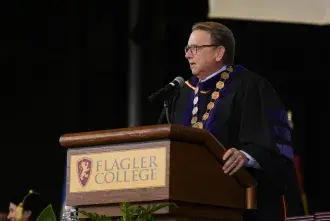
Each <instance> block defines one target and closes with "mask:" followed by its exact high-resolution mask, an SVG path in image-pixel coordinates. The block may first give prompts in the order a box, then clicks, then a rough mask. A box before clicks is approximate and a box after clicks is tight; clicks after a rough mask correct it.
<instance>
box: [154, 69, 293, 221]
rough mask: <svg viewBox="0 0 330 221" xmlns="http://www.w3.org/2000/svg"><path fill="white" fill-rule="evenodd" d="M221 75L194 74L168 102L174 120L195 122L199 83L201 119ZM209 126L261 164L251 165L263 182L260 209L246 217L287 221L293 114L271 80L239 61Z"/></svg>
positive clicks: (225, 142) (256, 220) (222, 139)
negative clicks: (204, 76)
mask: <svg viewBox="0 0 330 221" xmlns="http://www.w3.org/2000/svg"><path fill="white" fill-rule="evenodd" d="M221 73H222V72H221ZM221 73H219V74H217V75H216V76H214V77H212V78H211V79H209V80H207V81H205V82H199V80H198V78H197V77H195V76H193V77H191V78H190V79H189V80H188V81H187V82H186V84H185V85H184V86H183V87H181V88H180V89H179V90H178V91H175V92H174V93H172V95H171V96H170V98H169V99H168V100H167V105H168V119H169V121H170V122H168V123H172V124H181V125H185V126H191V122H190V121H191V118H192V109H193V106H194V104H193V99H194V94H195V93H194V89H195V87H196V86H197V84H198V87H199V91H200V92H201V93H199V95H198V98H199V101H198V113H197V116H198V120H199V121H200V120H201V118H202V116H203V114H204V113H205V110H206V106H207V104H208V103H209V101H210V100H211V94H212V92H213V91H214V90H215V88H216V83H217V82H218V81H219V80H220V78H221ZM164 119H166V118H164ZM162 122H163V123H164V121H160V122H159V123H162ZM204 129H205V130H208V131H209V132H210V133H212V134H213V135H214V136H215V137H216V138H217V139H218V140H219V142H220V143H222V144H223V145H224V146H225V147H226V148H228V149H229V148H231V147H235V148H237V149H239V150H242V151H244V152H246V153H248V154H249V155H250V156H252V157H253V158H254V159H255V160H256V161H257V162H258V163H259V165H260V167H261V168H260V169H256V168H249V167H247V170H248V171H249V172H250V173H251V174H252V175H253V176H254V177H255V179H256V180H257V182H258V186H257V201H258V210H257V211H249V212H247V214H246V217H245V219H244V220H253V221H259V220H260V221H265V220H267V221H279V220H284V216H285V212H284V206H283V197H282V196H283V194H284V193H285V189H286V184H287V181H288V179H289V177H288V176H289V175H288V174H287V171H288V170H289V169H290V168H292V166H293V162H292V159H293V150H292V147H291V134H290V128H289V126H288V121H287V113H286V110H285V108H284V106H283V104H282V102H281V100H280V99H279V97H278V95H277V93H276V92H275V90H274V89H273V87H272V86H271V84H270V83H269V82H268V81H267V80H266V79H265V78H263V77H261V76H259V75H257V74H255V73H253V72H251V71H249V70H247V69H246V68H244V67H243V66H240V65H234V66H233V72H232V73H230V75H229V78H228V79H227V80H226V81H225V85H224V87H223V88H222V89H221V90H220V97H219V98H218V99H217V100H216V101H215V106H214V108H213V109H212V111H211V112H210V116H209V118H208V119H207V121H206V122H205V124H204ZM215 172H216V171H215ZM219 172H221V171H219Z"/></svg>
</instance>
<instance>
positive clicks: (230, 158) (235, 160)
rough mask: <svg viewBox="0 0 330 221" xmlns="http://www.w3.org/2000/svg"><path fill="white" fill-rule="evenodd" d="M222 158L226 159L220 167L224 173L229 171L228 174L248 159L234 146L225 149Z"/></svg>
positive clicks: (236, 169)
mask: <svg viewBox="0 0 330 221" xmlns="http://www.w3.org/2000/svg"><path fill="white" fill-rule="evenodd" d="M222 159H223V160H224V161H226V163H225V165H223V167H222V169H223V170H224V172H225V173H226V174H228V173H229V175H230V176H231V175H233V174H234V173H236V172H237V171H238V170H239V169H240V168H241V167H242V166H243V165H244V164H245V163H247V162H248V161H249V159H248V158H247V157H246V156H245V155H244V153H242V152H241V151H239V150H237V149H236V148H230V149H229V150H227V151H226V153H225V154H224V155H223V157H222Z"/></svg>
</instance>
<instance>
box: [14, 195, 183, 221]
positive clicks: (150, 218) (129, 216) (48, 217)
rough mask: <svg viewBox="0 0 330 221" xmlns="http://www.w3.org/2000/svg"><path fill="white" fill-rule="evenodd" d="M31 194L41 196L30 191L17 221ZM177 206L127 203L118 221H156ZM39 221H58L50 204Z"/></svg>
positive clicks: (100, 218) (95, 219) (105, 220)
mask: <svg viewBox="0 0 330 221" xmlns="http://www.w3.org/2000/svg"><path fill="white" fill-rule="evenodd" d="M31 194H39V193H36V192H34V191H33V190H30V191H29V193H28V194H27V195H26V196H25V197H24V199H23V201H22V202H21V203H20V204H19V205H18V206H17V209H16V216H15V218H16V221H21V220H22V214H23V208H24V202H25V199H26V198H27V197H28V196H29V195H31ZM170 206H175V207H177V205H176V204H175V203H163V204H151V205H148V206H146V207H144V206H140V205H132V204H130V203H127V202H123V203H120V210H121V213H122V216H121V217H120V218H119V220H118V221H133V220H134V221H155V220H156V218H155V217H154V213H155V212H156V211H158V210H160V209H162V208H165V207H170ZM78 212H79V213H81V214H83V215H85V216H87V217H88V218H89V219H91V220H92V221H113V218H111V217H109V216H105V215H99V214H96V213H88V212H85V211H78ZM37 221H57V219H56V216H55V213H54V210H53V207H52V205H51V204H49V205H48V206H47V207H46V208H45V209H44V210H43V211H42V212H41V213H40V215H39V217H38V219H37Z"/></svg>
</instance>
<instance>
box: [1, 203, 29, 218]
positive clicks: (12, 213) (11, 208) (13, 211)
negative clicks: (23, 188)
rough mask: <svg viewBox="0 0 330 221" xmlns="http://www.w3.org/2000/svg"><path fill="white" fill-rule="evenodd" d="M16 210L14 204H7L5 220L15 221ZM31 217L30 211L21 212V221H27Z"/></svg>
mask: <svg viewBox="0 0 330 221" xmlns="http://www.w3.org/2000/svg"><path fill="white" fill-rule="evenodd" d="M16 208H17V205H16V204H14V203H10V204H9V213H8V216H7V220H10V221H16V218H15V216H16ZM30 216H31V211H29V210H28V211H23V214H22V221H28V220H29V218H30Z"/></svg>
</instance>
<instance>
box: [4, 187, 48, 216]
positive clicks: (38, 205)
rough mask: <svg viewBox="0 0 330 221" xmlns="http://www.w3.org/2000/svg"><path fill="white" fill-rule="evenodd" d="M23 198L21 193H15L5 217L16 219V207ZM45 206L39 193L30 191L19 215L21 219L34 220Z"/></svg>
mask: <svg viewBox="0 0 330 221" xmlns="http://www.w3.org/2000/svg"><path fill="white" fill-rule="evenodd" d="M23 198H24V195H23V194H20V193H19V194H15V195H14V196H13V197H12V198H11V200H10V203H9V212H8V215H7V219H8V220H10V221H16V220H17V219H16V218H17V215H18V214H17V208H18V205H19V203H20V202H22V200H23ZM44 208H45V204H44V202H43V200H42V197H41V196H40V194H36V193H32V194H29V195H28V196H27V197H26V199H25V201H24V205H23V211H22V216H21V221H35V220H37V218H38V216H39V215H40V213H41V212H42V210H43V209H44Z"/></svg>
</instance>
